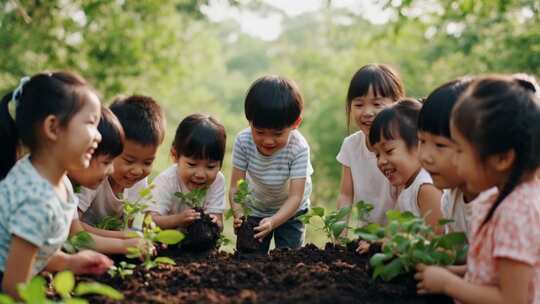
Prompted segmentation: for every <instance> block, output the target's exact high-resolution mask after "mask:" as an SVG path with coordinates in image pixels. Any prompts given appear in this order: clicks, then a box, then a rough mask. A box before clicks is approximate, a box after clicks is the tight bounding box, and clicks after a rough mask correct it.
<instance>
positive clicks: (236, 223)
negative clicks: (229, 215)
mask: <svg viewBox="0 0 540 304" xmlns="http://www.w3.org/2000/svg"><path fill="white" fill-rule="evenodd" d="M243 222H244V221H242V218H241V217H235V218H234V219H233V227H234V233H236V230H237V229H238V228H240V227H241V226H242V223H243Z"/></svg>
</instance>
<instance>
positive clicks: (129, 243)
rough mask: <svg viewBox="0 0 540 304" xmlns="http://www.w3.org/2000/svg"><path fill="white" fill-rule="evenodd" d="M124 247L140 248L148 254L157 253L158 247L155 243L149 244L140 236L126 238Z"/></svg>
mask: <svg viewBox="0 0 540 304" xmlns="http://www.w3.org/2000/svg"><path fill="white" fill-rule="evenodd" d="M124 248H126V249H127V248H139V249H140V250H141V252H143V253H144V255H148V256H154V255H156V254H157V249H156V247H155V246H154V245H152V244H149V243H148V242H146V241H145V240H144V239H142V238H138V237H136V238H131V239H126V240H124ZM141 258H143V257H141Z"/></svg>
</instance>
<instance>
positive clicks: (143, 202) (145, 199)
mask: <svg viewBox="0 0 540 304" xmlns="http://www.w3.org/2000/svg"><path fill="white" fill-rule="evenodd" d="M154 186H155V185H154V184H151V185H150V186H148V187H146V188H144V189H142V190H141V191H139V196H138V198H137V200H136V201H134V202H130V201H129V200H127V199H124V200H123V201H122V202H123V209H124V215H123V229H124V230H128V229H129V225H130V223H133V224H134V225H133V226H136V225H135V223H134V221H135V219H136V218H137V217H140V215H142V214H144V211H145V210H146V208H148V206H149V205H150V204H153V203H154V200H153V198H152V189H154Z"/></svg>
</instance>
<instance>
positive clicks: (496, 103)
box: [452, 76, 540, 225]
mask: <svg viewBox="0 0 540 304" xmlns="http://www.w3.org/2000/svg"><path fill="white" fill-rule="evenodd" d="M539 103H540V101H539V100H538V98H537V97H536V96H535V87H534V85H532V84H531V83H530V82H527V81H526V80H522V79H513V78H511V77H505V76H486V77H482V78H479V79H477V80H475V81H474V82H473V83H472V84H471V86H470V87H469V89H468V90H467V91H466V92H465V94H464V95H463V96H462V97H461V98H460V99H459V101H458V103H457V104H456V106H455V107H454V110H453V111H452V124H453V125H454V126H455V128H456V129H457V130H458V131H459V132H460V133H461V134H462V135H463V137H465V139H466V140H467V141H469V142H470V143H471V144H472V145H473V146H474V147H475V150H476V151H477V153H478V155H479V157H480V159H486V158H487V157H489V156H491V155H496V154H499V153H505V152H508V151H511V150H513V151H514V153H515V159H514V163H513V166H512V169H511V170H510V173H509V175H508V178H507V180H506V181H505V183H504V185H503V187H502V189H500V191H499V195H498V196H497V199H496V200H495V202H494V203H493V205H492V206H491V208H490V210H489V212H488V214H487V215H486V217H485V219H484V221H483V222H482V225H484V224H485V223H487V222H488V221H489V220H490V219H491V218H492V216H493V213H494V212H495V210H496V209H497V207H498V206H499V205H500V204H501V202H502V201H503V200H504V199H505V198H506V197H507V196H508V195H509V194H510V193H511V192H512V191H513V190H514V189H515V188H516V186H517V185H518V184H519V183H520V182H522V179H523V176H524V175H525V174H527V173H531V172H534V171H535V170H536V168H537V167H538V166H539V165H540V106H539Z"/></svg>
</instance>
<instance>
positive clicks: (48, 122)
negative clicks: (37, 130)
mask: <svg viewBox="0 0 540 304" xmlns="http://www.w3.org/2000/svg"><path fill="white" fill-rule="evenodd" d="M41 126H42V131H43V134H44V135H45V138H47V139H48V140H52V141H56V140H57V139H58V137H59V132H60V121H59V120H58V117H56V116H55V115H49V116H47V117H45V119H44V120H43V124H42V125H41Z"/></svg>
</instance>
